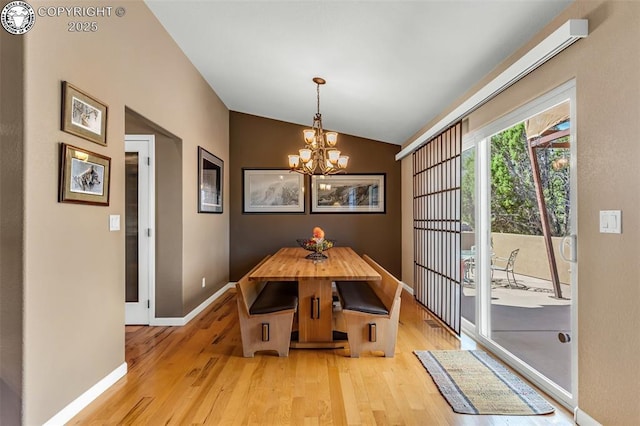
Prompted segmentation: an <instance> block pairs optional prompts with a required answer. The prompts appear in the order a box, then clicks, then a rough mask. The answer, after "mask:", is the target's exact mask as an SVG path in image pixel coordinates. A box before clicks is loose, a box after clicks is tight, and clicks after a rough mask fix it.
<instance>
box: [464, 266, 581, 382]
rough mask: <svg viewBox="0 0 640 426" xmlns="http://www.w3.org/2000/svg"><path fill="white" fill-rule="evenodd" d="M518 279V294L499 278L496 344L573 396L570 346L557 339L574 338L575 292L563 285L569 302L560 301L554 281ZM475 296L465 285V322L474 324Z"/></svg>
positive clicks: (493, 309)
mask: <svg viewBox="0 0 640 426" xmlns="http://www.w3.org/2000/svg"><path fill="white" fill-rule="evenodd" d="M515 277H516V281H517V283H518V288H516V287H513V288H509V287H508V282H507V279H506V275H505V273H504V272H501V271H496V272H495V273H494V279H493V284H492V290H491V299H492V301H491V324H492V326H491V330H492V331H491V335H492V339H493V340H494V341H495V342H496V343H497V344H499V345H500V346H502V347H503V348H505V349H506V350H508V351H509V352H511V353H512V354H514V355H515V356H517V357H518V358H520V359H521V360H523V361H524V362H526V363H528V364H529V365H531V366H532V367H533V368H535V369H536V370H538V371H539V372H540V373H542V374H544V375H545V376H547V377H549V378H550V379H551V380H553V381H554V382H555V383H557V384H558V385H559V386H561V387H562V388H564V389H566V390H568V391H571V345H570V344H563V343H561V342H560V341H559V339H558V333H569V334H570V333H571V287H570V286H569V285H566V284H562V295H563V297H564V299H555V298H553V297H552V296H553V287H552V283H551V282H550V281H548V280H542V279H539V278H535V277H529V276H526V275H522V274H518V273H516V274H515ZM475 296H476V288H475V283H474V282H473V281H467V282H465V284H464V286H463V297H462V317H463V318H466V319H467V320H470V321H471V322H475V310H476V305H475V300H476V298H475Z"/></svg>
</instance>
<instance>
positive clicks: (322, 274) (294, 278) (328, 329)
mask: <svg viewBox="0 0 640 426" xmlns="http://www.w3.org/2000/svg"><path fill="white" fill-rule="evenodd" d="M308 254H309V252H308V251H307V250H305V249H303V248H301V247H285V248H281V249H280V250H278V252H276V253H275V254H274V255H273V256H271V257H269V258H268V259H267V260H266V261H265V262H264V263H262V264H261V265H260V266H259V267H258V268H256V269H255V270H254V271H253V272H252V273H251V274H250V275H249V279H250V280H257V281H291V282H292V285H295V284H294V283H295V282H297V283H298V341H297V342H296V341H292V344H291V347H298V348H306V347H309V348H310V347H336V346H335V342H334V333H333V295H332V286H331V283H332V282H333V281H347V280H348V281H380V280H381V279H382V277H381V276H380V274H379V273H378V272H376V271H375V270H374V269H373V268H372V267H371V266H370V265H369V264H368V263H367V262H365V260H364V259H363V258H362V257H360V256H359V255H358V254H357V253H356V252H355V251H354V250H353V249H351V248H350V247H333V248H331V249H330V250H327V251H325V252H324V254H325V255H326V256H327V259H324V260H320V261H314V260H310V259H306V258H305V256H307V255H308Z"/></svg>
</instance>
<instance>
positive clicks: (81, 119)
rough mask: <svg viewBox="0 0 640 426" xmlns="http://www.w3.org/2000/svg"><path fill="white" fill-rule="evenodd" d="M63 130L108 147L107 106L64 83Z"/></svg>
mask: <svg viewBox="0 0 640 426" xmlns="http://www.w3.org/2000/svg"><path fill="white" fill-rule="evenodd" d="M62 130H63V131H65V132H67V133H71V134H72V135H76V136H80V137H81V138H85V139H87V140H90V141H91V142H95V143H97V144H100V145H104V146H106V145H107V105H105V104H104V103H102V102H100V101H99V100H97V99H96V98H94V97H92V96H90V95H88V94H87V93H85V92H83V91H82V90H80V89H78V88H77V87H75V86H73V85H72V84H70V83H67V82H66V81H63V82H62Z"/></svg>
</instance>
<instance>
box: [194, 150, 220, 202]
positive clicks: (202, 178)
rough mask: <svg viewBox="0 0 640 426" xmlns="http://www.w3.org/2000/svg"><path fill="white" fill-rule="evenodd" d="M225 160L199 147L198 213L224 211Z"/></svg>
mask: <svg viewBox="0 0 640 426" xmlns="http://www.w3.org/2000/svg"><path fill="white" fill-rule="evenodd" d="M223 176H224V161H222V160H221V159H220V158H218V157H216V156H215V155H213V154H212V153H210V152H209V151H207V150H206V149H204V148H202V147H201V146H199V147H198V213H222V189H223V188H224V185H223Z"/></svg>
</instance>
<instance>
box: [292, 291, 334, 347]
mask: <svg viewBox="0 0 640 426" xmlns="http://www.w3.org/2000/svg"><path fill="white" fill-rule="evenodd" d="M298 312H299V315H298V321H299V322H298V332H299V342H300V343H308V342H332V341H333V318H332V315H333V302H332V296H331V281H329V280H300V281H298Z"/></svg>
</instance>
